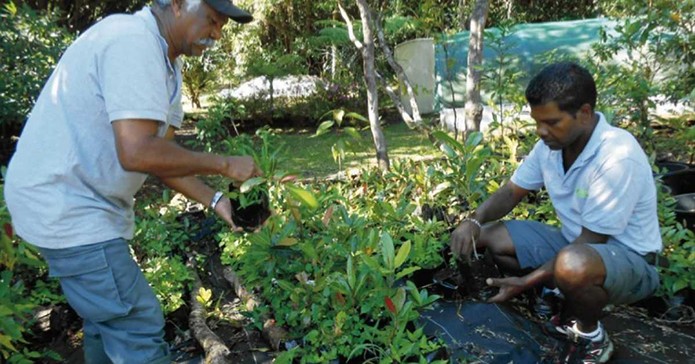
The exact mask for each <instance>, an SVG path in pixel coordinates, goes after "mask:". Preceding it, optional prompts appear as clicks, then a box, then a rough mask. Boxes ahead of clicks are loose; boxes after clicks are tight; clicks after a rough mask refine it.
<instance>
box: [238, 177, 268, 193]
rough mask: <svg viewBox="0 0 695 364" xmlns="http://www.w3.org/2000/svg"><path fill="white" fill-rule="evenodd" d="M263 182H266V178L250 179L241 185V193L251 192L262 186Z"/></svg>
mask: <svg viewBox="0 0 695 364" xmlns="http://www.w3.org/2000/svg"><path fill="white" fill-rule="evenodd" d="M263 182H265V178H263V177H253V178H249V179H247V180H246V181H244V183H242V184H241V187H239V191H240V192H241V193H246V192H249V191H250V190H251V189H252V188H254V187H256V186H258V185H260V184H261V183H263Z"/></svg>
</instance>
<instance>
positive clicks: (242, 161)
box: [223, 156, 263, 216]
mask: <svg viewBox="0 0 695 364" xmlns="http://www.w3.org/2000/svg"><path fill="white" fill-rule="evenodd" d="M223 173H224V175H225V176H227V177H229V178H231V179H233V180H234V181H237V182H244V181H246V180H247V179H249V178H253V177H258V176H261V175H263V173H262V172H261V170H260V169H258V167H257V166H256V163H254V162H253V158H252V157H249V156H232V157H227V169H226V171H223ZM230 216H231V215H230Z"/></svg>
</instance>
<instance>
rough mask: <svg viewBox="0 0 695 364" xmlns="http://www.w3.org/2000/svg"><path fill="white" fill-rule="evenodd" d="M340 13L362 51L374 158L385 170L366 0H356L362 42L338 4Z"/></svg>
mask: <svg viewBox="0 0 695 364" xmlns="http://www.w3.org/2000/svg"><path fill="white" fill-rule="evenodd" d="M338 7H339V9H340V14H341V15H342V16H343V19H344V20H345V22H346V23H347V26H348V34H349V36H350V40H352V42H353V43H354V44H355V46H356V47H357V49H359V50H360V51H361V52H362V61H363V68H364V81H365V84H366V85H367V115H368V116H369V126H370V127H371V129H372V137H373V139H374V145H375V147H376V160H377V164H378V165H379V168H381V169H382V170H384V171H386V170H388V169H389V168H390V161H389V156H388V151H387V148H386V138H384V132H383V131H382V130H381V126H380V125H379V98H378V95H377V90H376V66H375V62H374V35H373V31H372V24H371V23H370V22H369V19H370V18H371V15H370V13H369V12H370V10H369V6H368V5H367V2H366V0H357V8H358V9H359V11H360V17H361V19H362V35H363V38H364V44H363V43H361V42H360V41H359V40H357V38H356V37H355V33H354V31H353V27H352V21H351V20H350V17H349V16H348V14H347V12H346V11H345V9H344V8H343V7H342V6H341V5H340V4H338Z"/></svg>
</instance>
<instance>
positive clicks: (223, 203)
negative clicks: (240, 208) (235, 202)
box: [215, 197, 244, 232]
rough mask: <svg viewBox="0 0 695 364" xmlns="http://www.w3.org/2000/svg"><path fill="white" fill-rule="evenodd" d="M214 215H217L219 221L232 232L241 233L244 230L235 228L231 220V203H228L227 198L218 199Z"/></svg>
mask: <svg viewBox="0 0 695 364" xmlns="http://www.w3.org/2000/svg"><path fill="white" fill-rule="evenodd" d="M215 213H216V214H217V216H219V217H220V219H222V220H224V222H226V223H227V225H229V227H230V228H231V229H232V231H234V232H241V231H243V230H244V229H242V228H240V227H238V226H236V224H235V223H234V221H233V220H232V203H231V202H230V201H229V198H227V197H222V198H221V199H220V201H219V202H218V203H217V205H215Z"/></svg>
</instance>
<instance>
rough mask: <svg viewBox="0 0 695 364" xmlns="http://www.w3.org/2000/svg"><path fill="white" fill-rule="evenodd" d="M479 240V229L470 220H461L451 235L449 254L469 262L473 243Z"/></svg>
mask: <svg viewBox="0 0 695 364" xmlns="http://www.w3.org/2000/svg"><path fill="white" fill-rule="evenodd" d="M479 238H480V228H479V227H478V225H476V224H475V223H474V222H473V221H471V220H463V221H462V222H461V223H460V224H459V226H458V227H457V228H456V230H454V232H453V233H451V254H453V255H454V256H455V257H461V258H463V259H465V260H466V261H469V260H470V257H471V252H473V246H474V241H478V239H479Z"/></svg>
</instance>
